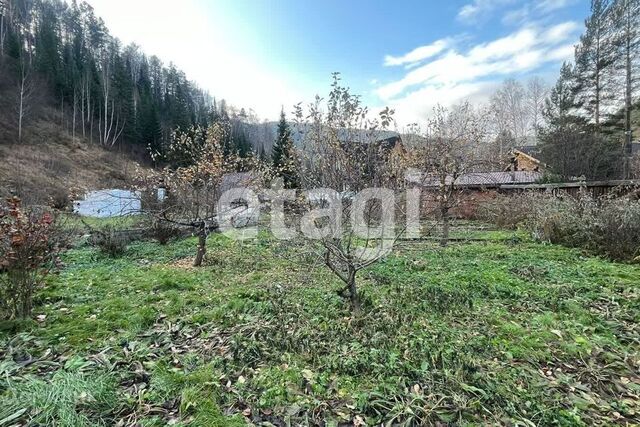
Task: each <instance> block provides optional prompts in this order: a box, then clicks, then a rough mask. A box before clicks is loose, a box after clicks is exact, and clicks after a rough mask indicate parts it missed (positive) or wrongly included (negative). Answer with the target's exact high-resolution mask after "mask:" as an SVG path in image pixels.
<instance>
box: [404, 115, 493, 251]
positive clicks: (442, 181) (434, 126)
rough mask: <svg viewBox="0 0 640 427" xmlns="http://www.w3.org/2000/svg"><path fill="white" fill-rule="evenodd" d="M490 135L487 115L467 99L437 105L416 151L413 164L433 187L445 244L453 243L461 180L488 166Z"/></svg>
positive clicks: (425, 184)
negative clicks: (446, 105) (486, 147)
mask: <svg viewBox="0 0 640 427" xmlns="http://www.w3.org/2000/svg"><path fill="white" fill-rule="evenodd" d="M485 136H486V122H485V120H484V119H483V115H482V114H480V113H478V112H477V111H475V110H474V109H473V107H472V106H471V105H470V104H469V103H468V102H467V103H463V104H460V105H457V106H455V107H453V108H452V109H450V110H449V109H447V108H444V107H442V106H437V107H436V108H434V112H433V117H432V118H431V119H430V120H429V123H428V126H427V130H426V133H425V135H424V138H423V139H422V140H423V141H424V142H423V143H422V144H421V145H419V146H417V147H415V149H414V150H413V151H412V156H411V164H412V166H413V167H414V168H416V169H418V171H419V176H420V178H419V183H420V184H421V185H422V186H424V187H426V188H431V189H433V191H432V192H431V194H433V195H434V198H435V202H436V203H435V205H436V209H437V210H438V217H439V219H440V222H441V226H442V236H441V240H440V242H441V245H442V246H446V245H447V244H448V242H449V228H450V219H451V211H452V209H454V208H455V207H456V206H458V205H459V203H460V196H461V194H462V190H461V188H460V187H461V180H462V179H469V178H470V177H472V176H473V173H474V172H476V171H478V170H482V169H484V167H486V165H487V164H489V163H490V162H491V159H487V158H484V156H483V154H482V152H483V150H482V149H481V148H482V145H483V143H484V141H485Z"/></svg>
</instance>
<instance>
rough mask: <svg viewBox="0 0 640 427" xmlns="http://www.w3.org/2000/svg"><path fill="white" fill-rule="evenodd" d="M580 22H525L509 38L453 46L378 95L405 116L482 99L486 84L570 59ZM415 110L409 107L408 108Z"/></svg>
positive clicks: (384, 86) (380, 87)
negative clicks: (458, 47) (462, 48)
mask: <svg viewBox="0 0 640 427" xmlns="http://www.w3.org/2000/svg"><path fill="white" fill-rule="evenodd" d="M579 28H580V26H579V25H578V24H576V23H574V22H564V23H560V24H557V25H554V26H551V27H539V26H535V25H530V26H525V27H524V28H521V29H520V30H518V31H516V32H514V33H512V34H509V35H507V36H505V37H502V38H499V39H496V40H492V41H488V42H485V43H481V44H477V45H475V46H471V47H470V48H468V49H467V50H466V51H465V52H461V51H458V50H456V49H453V48H450V49H448V50H446V51H445V52H444V53H443V54H442V55H441V56H440V57H438V58H435V59H433V60H431V61H428V62H426V63H424V64H422V65H420V66H419V67H417V68H414V69H412V70H409V71H406V72H405V74H404V76H402V77H401V78H399V79H397V80H395V81H392V82H389V83H387V84H384V85H381V86H379V87H378V88H377V89H376V94H377V95H378V97H379V98H380V99H381V100H382V101H383V102H384V103H387V104H389V105H390V106H393V107H395V108H396V110H397V111H398V112H399V116H400V117H403V116H404V117H405V119H406V118H409V117H417V116H421V115H422V116H424V114H425V113H428V112H429V111H430V110H431V109H432V108H433V106H434V105H435V104H437V103H442V104H446V105H451V104H454V103H456V102H459V101H461V100H464V99H468V98H474V97H475V99H480V98H482V95H483V94H485V95H486V94H487V93H488V91H487V88H489V87H495V86H496V85H497V84H499V82H500V81H501V80H502V79H504V78H506V77H509V76H512V75H517V74H522V73H529V72H534V71H536V70H541V69H543V68H544V67H546V66H548V65H550V64H553V63H557V62H561V61H563V60H566V59H568V58H570V55H571V53H572V52H573V43H574V42H575V40H576V39H577V33H578V30H579ZM407 109H410V111H403V110H407Z"/></svg>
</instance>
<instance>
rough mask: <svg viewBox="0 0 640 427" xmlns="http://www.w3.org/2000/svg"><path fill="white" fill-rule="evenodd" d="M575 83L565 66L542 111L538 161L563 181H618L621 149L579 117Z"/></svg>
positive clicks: (570, 68)
mask: <svg viewBox="0 0 640 427" xmlns="http://www.w3.org/2000/svg"><path fill="white" fill-rule="evenodd" d="M576 84H577V83H576V75H575V74H574V70H573V69H572V67H571V65H569V64H567V63H564V64H563V65H562V69H561V71H560V77H559V78H558V81H557V83H556V85H555V86H554V87H553V88H552V89H551V93H550V95H549V98H548V99H547V100H546V102H545V108H544V110H543V115H544V117H545V120H546V123H547V125H546V127H545V128H543V129H541V131H540V139H541V142H542V144H541V148H540V157H541V160H542V161H543V162H545V163H546V164H547V165H548V166H550V168H551V171H552V172H553V173H555V174H558V175H560V176H562V177H563V178H564V179H573V178H577V177H584V178H586V179H609V178H617V177H618V176H619V172H620V167H619V166H620V150H618V149H617V147H616V144H615V143H614V142H612V141H611V140H610V139H609V138H606V137H604V136H602V135H600V134H598V133H597V132H596V125H595V124H594V123H589V122H588V120H587V119H586V118H585V117H584V116H581V115H579V114H578V109H579V107H580V103H579V101H578V98H577V96H576V91H575V86H576Z"/></svg>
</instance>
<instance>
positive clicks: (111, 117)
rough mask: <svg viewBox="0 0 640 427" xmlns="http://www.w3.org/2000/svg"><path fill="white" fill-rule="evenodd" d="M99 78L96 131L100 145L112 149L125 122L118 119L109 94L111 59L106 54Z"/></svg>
mask: <svg viewBox="0 0 640 427" xmlns="http://www.w3.org/2000/svg"><path fill="white" fill-rule="evenodd" d="M100 77H101V79H102V97H103V100H102V101H103V104H102V105H101V107H100V108H101V111H100V113H101V114H100V119H99V120H98V131H99V134H100V143H101V144H102V145H104V146H107V147H112V146H114V145H115V144H116V142H118V140H119V139H120V135H122V132H123V131H124V127H125V122H124V120H121V119H120V114H118V111H117V109H116V103H115V99H114V97H113V94H112V93H111V58H109V57H108V56H107V55H106V53H105V55H104V57H103V60H102V64H101V73H100Z"/></svg>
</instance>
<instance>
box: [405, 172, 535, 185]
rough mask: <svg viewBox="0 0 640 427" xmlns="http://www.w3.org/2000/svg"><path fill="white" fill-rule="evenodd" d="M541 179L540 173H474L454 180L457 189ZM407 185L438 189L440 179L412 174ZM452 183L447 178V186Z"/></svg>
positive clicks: (530, 181)
mask: <svg viewBox="0 0 640 427" xmlns="http://www.w3.org/2000/svg"><path fill="white" fill-rule="evenodd" d="M541 178H542V173H541V172H528V171H517V172H476V173H468V174H464V175H461V176H460V177H458V179H456V181H455V185H456V186H458V187H467V188H469V187H498V186H500V185H505V184H533V183H535V182H537V181H539V180H540V179H541ZM407 181H408V182H409V183H413V184H418V185H422V186H424V187H439V186H440V179H439V178H437V177H435V176H425V175H423V174H422V175H419V174H414V175H412V176H408V177H407ZM451 182H452V177H448V178H447V185H450V184H451Z"/></svg>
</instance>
